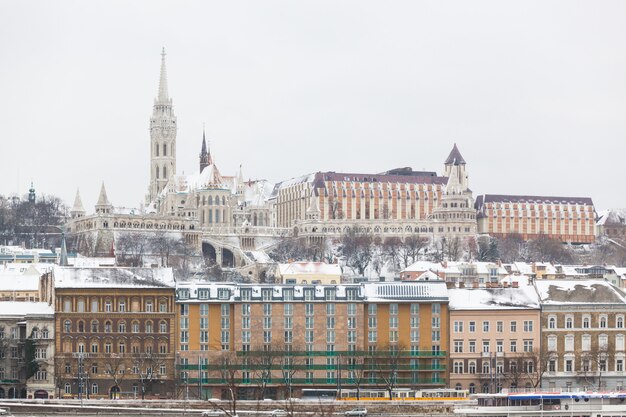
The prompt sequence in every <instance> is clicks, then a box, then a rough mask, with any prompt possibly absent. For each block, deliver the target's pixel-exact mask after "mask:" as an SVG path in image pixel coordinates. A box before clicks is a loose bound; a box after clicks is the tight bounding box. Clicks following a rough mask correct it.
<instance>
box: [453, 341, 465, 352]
mask: <svg viewBox="0 0 626 417" xmlns="http://www.w3.org/2000/svg"><path fill="white" fill-rule="evenodd" d="M454 353H463V341H462V340H455V341H454Z"/></svg>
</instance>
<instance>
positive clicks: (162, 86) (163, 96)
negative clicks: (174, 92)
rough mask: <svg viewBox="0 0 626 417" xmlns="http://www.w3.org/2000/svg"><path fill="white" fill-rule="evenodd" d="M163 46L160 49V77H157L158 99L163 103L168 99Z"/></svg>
mask: <svg viewBox="0 0 626 417" xmlns="http://www.w3.org/2000/svg"><path fill="white" fill-rule="evenodd" d="M165 55H166V54H165V47H163V50H162V51H161V78H160V79H159V99H158V100H159V101H160V102H161V103H165V102H167V101H168V99H169V94H168V92H167V69H166V68H165Z"/></svg>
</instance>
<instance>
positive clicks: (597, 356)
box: [581, 341, 615, 389]
mask: <svg viewBox="0 0 626 417" xmlns="http://www.w3.org/2000/svg"><path fill="white" fill-rule="evenodd" d="M614 357H615V345H614V344H613V343H611V342H608V341H607V343H603V344H600V343H599V342H598V343H597V344H594V345H593V346H591V349H590V350H587V351H585V352H582V354H581V359H582V372H583V373H582V376H583V378H584V379H585V381H586V382H587V383H589V384H592V383H594V381H595V382H596V383H597V387H598V389H601V388H603V386H602V375H603V373H605V372H607V371H608V366H609V363H610V362H611V361H612V359H613V358H614Z"/></svg>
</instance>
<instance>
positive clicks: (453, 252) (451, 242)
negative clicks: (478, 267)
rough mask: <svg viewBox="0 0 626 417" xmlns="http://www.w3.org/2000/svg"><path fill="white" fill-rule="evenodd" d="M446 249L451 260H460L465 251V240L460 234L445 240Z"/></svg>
mask: <svg viewBox="0 0 626 417" xmlns="http://www.w3.org/2000/svg"><path fill="white" fill-rule="evenodd" d="M445 243H446V248H445V251H446V253H447V255H448V259H449V260H450V261H458V260H459V259H460V258H461V254H462V253H463V242H462V241H461V239H460V238H459V237H458V236H454V237H451V238H448V239H446V240H445Z"/></svg>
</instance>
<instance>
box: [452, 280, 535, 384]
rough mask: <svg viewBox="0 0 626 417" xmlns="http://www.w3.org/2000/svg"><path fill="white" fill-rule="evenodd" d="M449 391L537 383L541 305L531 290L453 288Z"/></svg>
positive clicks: (518, 288) (529, 288)
mask: <svg viewBox="0 0 626 417" xmlns="http://www.w3.org/2000/svg"><path fill="white" fill-rule="evenodd" d="M448 294H449V298H450V388H456V389H467V390H469V391H470V393H478V392H483V393H489V392H500V391H502V389H503V388H533V387H535V386H538V385H539V383H540V378H541V374H540V372H539V370H538V361H539V352H540V342H541V338H540V306H539V300H538V297H537V294H536V292H535V289H534V287H533V286H532V285H522V286H516V287H515V288H514V287H507V288H504V287H499V288H484V289H469V288H465V289H461V288H457V289H451V290H449V291H448Z"/></svg>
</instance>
